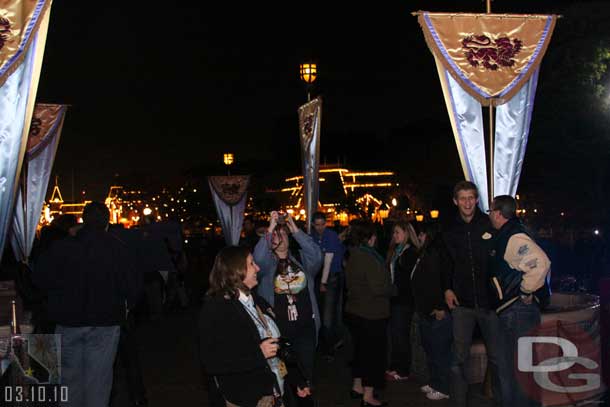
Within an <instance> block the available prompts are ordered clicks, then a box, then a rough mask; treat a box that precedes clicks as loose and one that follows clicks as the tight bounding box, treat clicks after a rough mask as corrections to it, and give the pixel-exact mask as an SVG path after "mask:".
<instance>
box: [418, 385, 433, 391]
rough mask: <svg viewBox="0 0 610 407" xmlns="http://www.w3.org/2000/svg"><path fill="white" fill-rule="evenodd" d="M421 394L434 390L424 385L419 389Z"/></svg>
mask: <svg viewBox="0 0 610 407" xmlns="http://www.w3.org/2000/svg"><path fill="white" fill-rule="evenodd" d="M419 389H420V390H421V391H422V392H423V393H432V392H433V391H434V389H433V388H432V387H430V386H429V385H425V386H422V387H420V388H419Z"/></svg>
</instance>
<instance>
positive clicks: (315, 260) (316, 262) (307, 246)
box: [292, 229, 322, 277]
mask: <svg viewBox="0 0 610 407" xmlns="http://www.w3.org/2000/svg"><path fill="white" fill-rule="evenodd" d="M292 236H293V237H294V240H296V241H297V243H298V244H299V246H301V250H300V251H301V262H302V263H303V268H304V269H305V272H306V273H307V274H308V275H309V276H310V277H315V276H316V275H317V274H318V273H319V272H320V270H321V269H322V249H320V246H318V244H317V243H316V242H314V240H313V239H312V237H311V236H309V235H308V234H307V233H305V232H303V231H302V230H301V229H297V230H296V231H295V232H293V233H292Z"/></svg>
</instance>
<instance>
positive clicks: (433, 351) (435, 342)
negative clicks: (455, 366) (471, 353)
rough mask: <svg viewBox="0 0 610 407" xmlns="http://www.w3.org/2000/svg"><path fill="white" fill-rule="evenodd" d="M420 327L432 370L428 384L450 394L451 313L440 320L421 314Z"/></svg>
mask: <svg viewBox="0 0 610 407" xmlns="http://www.w3.org/2000/svg"><path fill="white" fill-rule="evenodd" d="M419 329H420V335H421V340H422V345H423V347H424V350H425V351H426V359H427V361H428V371H429V372H430V381H429V382H428V385H429V386H430V387H432V388H433V389H434V390H437V391H440V392H441V393H444V394H449V369H450V366H451V343H452V342H453V325H452V321H451V315H450V314H446V316H445V319H442V320H440V321H439V320H437V319H436V318H432V317H430V316H427V315H420V316H419Z"/></svg>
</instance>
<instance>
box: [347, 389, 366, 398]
mask: <svg viewBox="0 0 610 407" xmlns="http://www.w3.org/2000/svg"><path fill="white" fill-rule="evenodd" d="M349 396H350V397H351V398H352V399H353V400H356V399H361V398H362V396H364V394H362V393H358V392H357V391H356V390H354V389H352V390H350V391H349Z"/></svg>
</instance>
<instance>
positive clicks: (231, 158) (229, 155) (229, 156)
mask: <svg viewBox="0 0 610 407" xmlns="http://www.w3.org/2000/svg"><path fill="white" fill-rule="evenodd" d="M223 161H224V163H225V165H226V166H227V174H228V175H231V164H233V162H234V161H235V156H234V155H233V153H225V154H224V156H223ZM172 200H173V199H172Z"/></svg>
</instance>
